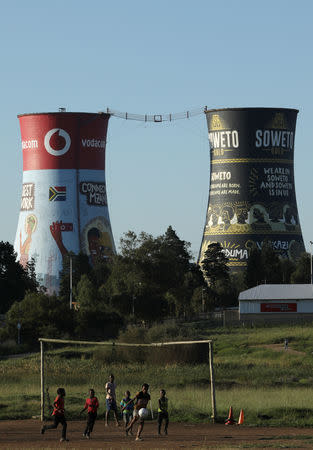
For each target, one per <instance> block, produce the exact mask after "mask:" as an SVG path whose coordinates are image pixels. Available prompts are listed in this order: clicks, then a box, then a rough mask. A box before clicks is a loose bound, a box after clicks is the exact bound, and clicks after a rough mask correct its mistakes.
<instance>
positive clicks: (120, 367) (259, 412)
mask: <svg viewBox="0 0 313 450" xmlns="http://www.w3.org/2000/svg"><path fill="white" fill-rule="evenodd" d="M194 337H195V338H196V337H201V338H211V339H213V341H214V367H215V377H216V400H217V410H218V416H219V417H220V418H221V419H225V418H226V417H227V413H228V409H229V406H230V405H232V406H233V409H234V412H235V415H236V416H237V417H238V415H239V410H240V409H241V408H243V409H244V411H245V418H246V422H245V423H246V424H249V425H270V426H277V425H285V426H287V425H288V426H312V425H313V383H312V381H313V370H312V369H313V354H312V352H313V328H312V327H310V326H308V325H306V326H293V327H287V326H280V327H276V328H255V329H245V328H243V329H238V328H235V329H229V330H228V329H213V330H203V329H202V331H201V335H200V336H199V335H197V336H196V335H195V336H194ZM284 338H288V339H289V349H290V350H291V351H290V350H288V351H281V352H278V351H275V350H274V349H271V348H267V347H264V346H266V345H272V344H281V346H283V340H284ZM292 350H297V351H298V352H299V353H293V352H292ZM116 358H117V359H118V355H115V357H114V358H112V357H108V355H104V354H103V353H101V352H99V350H97V349H93V348H83V347H77V348H75V347H71V348H67V349H55V350H53V351H50V352H49V354H48V355H47V358H46V382H47V385H48V386H49V391H50V397H51V400H53V397H54V394H55V390H56V388H57V387H58V386H64V387H65V388H66V390H67V398H66V409H67V411H68V416H69V417H70V418H77V417H78V412H79V410H80V409H82V407H83V402H84V398H85V396H86V395H87V391H88V388H89V387H94V388H95V390H96V392H97V394H98V396H99V399H100V402H101V404H102V407H100V415H101V414H103V411H104V385H105V383H106V381H107V377H108V375H109V374H110V373H111V372H113V373H114V374H115V376H116V381H117V384H118V388H117V398H118V399H120V398H122V396H123V393H124V391H125V389H130V391H131V392H132V393H134V392H135V391H136V390H138V388H139V386H140V385H141V383H142V382H148V383H150V385H151V397H152V406H153V409H154V411H155V412H156V407H157V399H158V391H159V389H160V388H165V389H166V390H167V393H168V397H169V402H170V408H169V412H170V417H171V420H172V421H185V422H186V421H187V422H204V421H207V420H208V418H209V417H210V415H211V406H210V397H209V396H210V391H209V367H208V365H207V364H197V365H193V364H184V363H183V362H182V363H172V364H171V363H167V364H162V363H159V364H156V363H147V364H144V363H134V362H123V363H119V362H114V359H116ZM39 371H40V360H39V354H36V355H33V356H29V357H26V358H21V359H14V360H13V359H7V360H2V361H0V380H1V381H0V382H1V390H0V419H17V418H29V417H31V416H34V415H38V414H39V412H40V376H39Z"/></svg>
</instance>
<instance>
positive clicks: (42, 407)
mask: <svg viewBox="0 0 313 450" xmlns="http://www.w3.org/2000/svg"><path fill="white" fill-rule="evenodd" d="M38 340H39V342H40V389H41V395H40V399H41V402H40V419H41V421H44V419H45V343H51V344H65V345H88V346H103V347H111V348H112V349H113V348H115V347H167V346H174V345H192V344H208V346H209V354H208V359H209V372H210V374H209V376H210V391H211V393H210V397H211V399H210V400H211V407H212V416H211V418H212V421H213V423H214V422H215V421H216V418H217V410H216V399H215V381H214V364H213V341H212V340H200V341H172V342H153V343H151V344H146V343H144V344H130V343H122V342H99V341H79V340H67V339H49V338H39V339H38Z"/></svg>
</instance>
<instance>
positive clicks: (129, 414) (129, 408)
mask: <svg viewBox="0 0 313 450" xmlns="http://www.w3.org/2000/svg"><path fill="white" fill-rule="evenodd" d="M124 395H125V398H123V400H121V407H122V413H123V420H124V423H125V428H127V425H128V423H129V420H130V419H132V418H133V410H134V404H133V402H130V400H131V398H130V392H129V391H126V392H125V394H124ZM129 402H130V403H129ZM124 406H125V409H123V408H124ZM130 433H131V434H132V431H131V430H130ZM127 434H128V431H126V435H127Z"/></svg>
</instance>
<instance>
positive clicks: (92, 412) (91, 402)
mask: <svg viewBox="0 0 313 450" xmlns="http://www.w3.org/2000/svg"><path fill="white" fill-rule="evenodd" d="M98 408H99V402H98V399H97V397H95V391H94V389H89V398H86V402H85V407H84V409H83V410H82V411H81V412H80V414H81V413H82V412H84V411H85V410H86V409H88V411H87V426H86V429H85V431H84V434H83V436H84V437H86V438H87V439H90V433H91V432H92V430H93V426H94V424H95V421H96V418H97V410H98Z"/></svg>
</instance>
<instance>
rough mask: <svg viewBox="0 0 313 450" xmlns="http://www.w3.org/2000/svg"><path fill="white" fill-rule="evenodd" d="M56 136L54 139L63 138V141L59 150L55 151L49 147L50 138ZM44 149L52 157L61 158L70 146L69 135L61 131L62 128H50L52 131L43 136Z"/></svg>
mask: <svg viewBox="0 0 313 450" xmlns="http://www.w3.org/2000/svg"><path fill="white" fill-rule="evenodd" d="M54 134H56V136H55V137H56V138H59V137H61V138H63V140H64V146H63V147H62V148H60V149H55V148H53V147H52V146H51V142H50V141H51V138H52V136H53V135H54ZM44 143H45V147H46V150H47V152H48V153H50V155H53V156H62V155H64V154H65V153H66V152H67V151H68V150H69V148H70V145H71V138H70V135H69V134H68V133H67V132H66V131H65V130H62V128H52V130H50V131H48V133H47V134H46V135H45V141H44Z"/></svg>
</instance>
